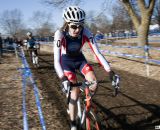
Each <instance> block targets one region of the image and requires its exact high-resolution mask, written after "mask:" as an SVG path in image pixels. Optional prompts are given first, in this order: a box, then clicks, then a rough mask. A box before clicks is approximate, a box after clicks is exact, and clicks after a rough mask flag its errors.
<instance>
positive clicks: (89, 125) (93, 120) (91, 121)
mask: <svg viewBox="0 0 160 130" xmlns="http://www.w3.org/2000/svg"><path fill="white" fill-rule="evenodd" d="M85 126H86V130H101V125H100V121H99V119H98V117H97V115H96V114H95V113H94V112H93V111H90V112H89V113H87V117H86V125H85Z"/></svg>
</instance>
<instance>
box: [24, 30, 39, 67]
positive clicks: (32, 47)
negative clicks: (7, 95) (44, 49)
mask: <svg viewBox="0 0 160 130" xmlns="http://www.w3.org/2000/svg"><path fill="white" fill-rule="evenodd" d="M26 35H27V42H26V43H27V50H29V52H30V55H31V56H32V54H31V53H32V51H34V53H35V55H36V58H38V57H37V56H38V52H37V44H38V43H37V42H36V39H35V38H34V37H33V35H32V32H27V34H26ZM36 60H38V59H36ZM33 64H36V63H35V62H33ZM37 66H39V64H37Z"/></svg>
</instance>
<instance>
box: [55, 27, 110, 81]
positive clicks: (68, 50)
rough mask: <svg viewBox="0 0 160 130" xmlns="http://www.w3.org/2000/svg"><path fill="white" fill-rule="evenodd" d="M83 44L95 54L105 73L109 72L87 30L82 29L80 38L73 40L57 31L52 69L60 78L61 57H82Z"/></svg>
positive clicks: (62, 73) (61, 75) (61, 70)
mask: <svg viewBox="0 0 160 130" xmlns="http://www.w3.org/2000/svg"><path fill="white" fill-rule="evenodd" d="M85 43H88V44H89V46H90V48H91V50H92V52H93V53H94V54H95V56H96V57H97V59H98V61H99V63H100V64H101V65H102V66H103V67H104V69H105V70H106V71H107V72H110V66H109V64H108V62H107V61H106V59H105V58H104V57H103V55H102V54H101V53H100V51H99V49H98V46H97V43H96V41H95V40H94V37H93V35H92V33H91V32H90V31H89V30H88V29H87V28H84V29H83V30H82V32H81V34H80V36H79V37H77V38H73V37H71V36H70V35H69V34H68V33H66V32H62V31H60V30H57V31H56V32H55V35H54V67H55V70H56V73H57V74H58V76H59V77H60V78H62V77H63V76H64V71H63V68H62V65H61V57H62V56H66V57H68V58H70V59H77V58H78V57H80V56H81V55H83V54H82V48H83V45H84V44H85ZM68 62H69V61H68Z"/></svg>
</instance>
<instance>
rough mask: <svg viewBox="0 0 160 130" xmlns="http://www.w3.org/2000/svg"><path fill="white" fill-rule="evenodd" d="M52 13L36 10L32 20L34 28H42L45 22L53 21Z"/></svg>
mask: <svg viewBox="0 0 160 130" xmlns="http://www.w3.org/2000/svg"><path fill="white" fill-rule="evenodd" d="M51 18H52V14H51V13H46V12H42V11H35V12H34V13H33V16H32V18H31V19H30V21H31V22H32V23H33V26H34V28H37V29H38V28H41V27H42V26H43V25H44V24H46V23H49V22H50V21H51Z"/></svg>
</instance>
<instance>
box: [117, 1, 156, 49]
mask: <svg viewBox="0 0 160 130" xmlns="http://www.w3.org/2000/svg"><path fill="white" fill-rule="evenodd" d="M120 1H121V2H122V3H123V4H124V7H125V9H126V10H127V12H128V14H129V15H130V17H131V19H132V22H133V24H134V27H135V29H136V31H137V33H138V38H139V42H138V45H141V46H143V45H148V32H149V25H150V22H151V16H152V12H153V8H154V4H155V0H149V1H148V2H146V1H145V0H137V5H138V7H139V11H140V17H139V15H138V14H137V12H136V10H134V9H135V8H134V6H135V4H132V2H133V0H120Z"/></svg>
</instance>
